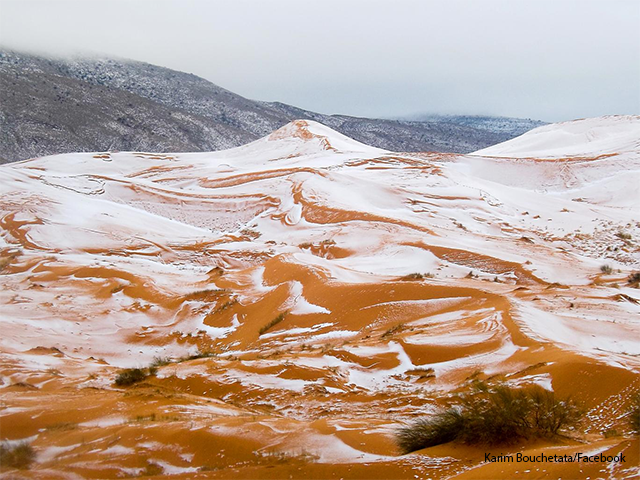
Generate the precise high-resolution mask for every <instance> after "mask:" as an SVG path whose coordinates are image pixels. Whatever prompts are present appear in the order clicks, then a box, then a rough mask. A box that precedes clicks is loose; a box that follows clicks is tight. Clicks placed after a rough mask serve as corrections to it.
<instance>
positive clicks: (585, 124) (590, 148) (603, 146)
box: [472, 115, 640, 158]
mask: <svg viewBox="0 0 640 480" xmlns="http://www.w3.org/2000/svg"><path fill="white" fill-rule="evenodd" d="M639 148H640V116H638V115H609V116H605V117H597V118H585V119H581V120H573V121H570V122H562V123H552V124H550V125H544V126H542V127H538V128H535V129H533V130H531V131H529V132H527V133H525V134H524V135H521V136H519V137H516V138H514V139H512V140H508V141H506V142H503V143H500V144H498V145H494V146H492V147H488V148H484V149H482V150H478V151H476V152H473V153H472V155H482V156H487V157H511V158H524V157H529V158H563V157H597V156H600V155H607V154H617V153H624V152H628V151H636V152H637V151H638V149H639Z"/></svg>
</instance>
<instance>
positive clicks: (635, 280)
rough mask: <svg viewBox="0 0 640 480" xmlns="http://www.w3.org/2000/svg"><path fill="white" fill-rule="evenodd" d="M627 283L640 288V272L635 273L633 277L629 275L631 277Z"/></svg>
mask: <svg viewBox="0 0 640 480" xmlns="http://www.w3.org/2000/svg"><path fill="white" fill-rule="evenodd" d="M627 283H628V284H629V285H632V286H633V285H635V286H638V284H640V272H633V273H632V274H631V275H629V277H628V278H627Z"/></svg>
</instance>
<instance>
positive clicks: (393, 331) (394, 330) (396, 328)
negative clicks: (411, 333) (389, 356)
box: [382, 323, 405, 338]
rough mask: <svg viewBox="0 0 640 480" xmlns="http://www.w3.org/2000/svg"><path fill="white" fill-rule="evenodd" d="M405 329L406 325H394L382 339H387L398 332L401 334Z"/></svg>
mask: <svg viewBox="0 0 640 480" xmlns="http://www.w3.org/2000/svg"><path fill="white" fill-rule="evenodd" d="M404 328H405V325H404V323H399V324H398V325H394V326H393V327H391V328H390V329H389V330H387V331H386V332H384V333H383V334H382V338H386V337H389V336H391V335H394V334H396V333H398V332H401V331H402V330H404Z"/></svg>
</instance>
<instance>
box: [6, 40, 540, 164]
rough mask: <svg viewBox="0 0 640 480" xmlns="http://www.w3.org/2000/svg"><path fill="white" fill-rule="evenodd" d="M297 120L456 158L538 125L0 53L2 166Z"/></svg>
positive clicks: (225, 143)
mask: <svg viewBox="0 0 640 480" xmlns="http://www.w3.org/2000/svg"><path fill="white" fill-rule="evenodd" d="M298 118H306V119H311V120H316V121H318V122H321V123H323V124H325V125H327V126H329V127H331V128H333V129H335V130H338V131H340V132H342V133H344V134H345V135H348V136H349V137H352V138H355V139H356V140H359V141H361V142H364V143H367V144H369V145H373V146H377V147H381V148H385V149H388V150H394V151H447V152H460V153H466V152H471V151H474V150H477V149H480V148H484V147H487V146H490V145H493V144H496V143H499V142H503V141H505V140H508V139H510V138H512V137H514V136H517V135H521V134H522V133H524V132H526V131H527V130H529V129H531V128H533V127H535V126H538V125H541V124H542V122H534V121H528V120H526V121H523V120H519V119H505V118H500V119H495V118H494V117H429V118H428V119H426V120H424V121H423V120H417V121H404V120H377V119H368V118H357V117H348V116H343V115H323V114H319V113H314V112H310V111H306V110H302V109H299V108H296V107H292V106H290V105H286V104H283V103H268V102H259V101H254V100H249V99H246V98H244V97H241V96H240V95H236V94H234V93H232V92H230V91H228V90H225V89H223V88H221V87H218V86H217V85H214V84H213V83H211V82H209V81H207V80H204V79H202V78H200V77H197V76H195V75H192V74H188V73H183V72H178V71H174V70H170V69H167V68H163V67H158V66H154V65H150V64H146V63H142V62H135V61H129V60H116V59H75V60H62V59H48V58H44V57H40V56H35V55H29V54H23V53H18V52H15V51H10V50H0V163H2V162H10V161H17V160H23V159H27V158H33V157H39V156H43V155H49V154H55V153H64V152H76V151H105V150H138V151H163V152H171V151H174V152H175V151H207V150H220V149H223V148H229V147H234V146H238V145H242V144H245V143H248V142H250V141H252V140H255V139H257V138H260V137H261V136H264V135H266V134H268V133H270V132H272V131H273V130H275V129H277V128H279V127H281V126H282V125H284V124H286V123H288V122H290V121H291V120H294V119H298ZM474 119H475V120H474Z"/></svg>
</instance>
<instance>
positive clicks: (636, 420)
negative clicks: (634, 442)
mask: <svg viewBox="0 0 640 480" xmlns="http://www.w3.org/2000/svg"><path fill="white" fill-rule="evenodd" d="M629 420H630V422H631V428H632V429H633V431H634V432H636V433H640V393H638V394H637V395H636V396H635V397H633V401H632V403H631V411H630V412H629Z"/></svg>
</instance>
